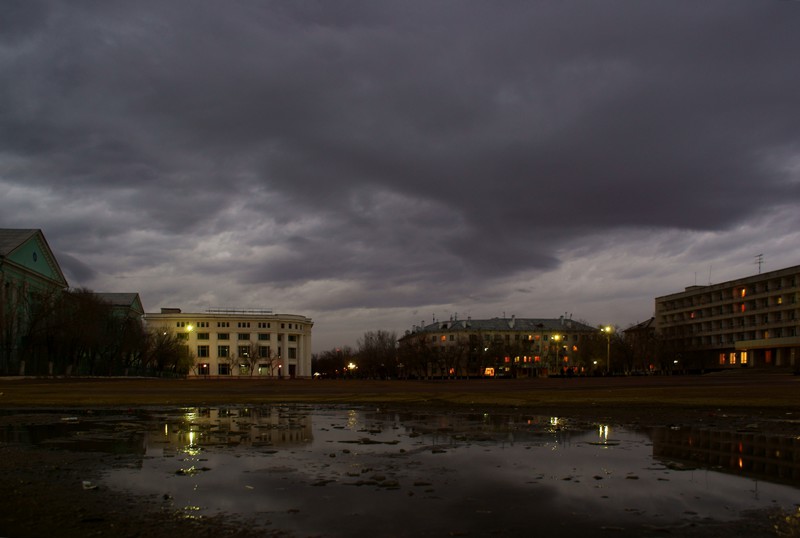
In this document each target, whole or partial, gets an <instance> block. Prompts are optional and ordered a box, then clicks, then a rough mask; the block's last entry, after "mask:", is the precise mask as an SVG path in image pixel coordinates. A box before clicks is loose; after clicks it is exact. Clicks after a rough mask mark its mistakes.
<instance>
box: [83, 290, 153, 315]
mask: <svg viewBox="0 0 800 538" xmlns="http://www.w3.org/2000/svg"><path fill="white" fill-rule="evenodd" d="M95 295H96V296H97V297H99V298H100V299H102V300H103V301H105V302H107V303H109V304H110V305H111V306H113V307H115V308H129V309H131V310H133V311H135V312H138V313H139V314H142V315H143V314H144V308H143V307H142V301H141V300H140V299H139V294H138V293H95Z"/></svg>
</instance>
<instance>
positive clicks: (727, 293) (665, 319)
mask: <svg viewBox="0 0 800 538" xmlns="http://www.w3.org/2000/svg"><path fill="white" fill-rule="evenodd" d="M655 311H656V316H655V318H656V330H657V332H658V334H659V335H660V340H661V344H662V346H664V347H665V348H666V349H668V350H670V352H672V353H673V354H674V355H675V357H676V359H675V360H680V361H682V362H683V363H684V366H685V367H686V368H709V367H712V366H713V367H717V368H718V367H721V366H725V367H734V366H735V367H738V366H792V365H794V366H795V367H796V366H797V365H798V364H799V361H800V266H794V267H788V268H786V269H779V270H777V271H770V272H768V273H763V274H758V275H753V276H749V277H746V278H741V279H738V280H731V281H729V282H723V283H721V284H713V285H708V286H690V287H688V288H686V290H685V291H682V292H680V293H673V294H671V295H665V296H663V297H656V299H655Z"/></svg>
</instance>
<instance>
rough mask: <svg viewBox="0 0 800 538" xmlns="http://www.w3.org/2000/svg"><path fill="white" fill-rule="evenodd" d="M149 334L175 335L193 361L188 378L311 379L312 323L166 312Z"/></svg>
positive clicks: (267, 314)
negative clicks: (154, 332)
mask: <svg viewBox="0 0 800 538" xmlns="http://www.w3.org/2000/svg"><path fill="white" fill-rule="evenodd" d="M144 319H145V323H146V325H147V327H148V329H150V330H153V331H156V332H162V331H163V332H164V333H168V334H175V335H176V336H177V337H178V338H180V339H181V340H183V341H185V342H186V344H187V345H188V346H189V351H190V352H191V353H192V355H193V356H194V360H195V365H194V368H192V370H191V371H190V373H189V375H190V376H231V375H238V376H261V377H270V376H272V377H288V378H295V377H311V327H312V326H313V325H314V324H313V322H312V321H311V319H310V318H307V317H305V316H298V315H293V314H273V313H272V311H270V310H247V309H214V310H207V311H205V312H202V313H198V312H182V311H181V309H180V308H162V309H161V312H160V313H157V314H145V316H144Z"/></svg>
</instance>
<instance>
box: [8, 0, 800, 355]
mask: <svg viewBox="0 0 800 538" xmlns="http://www.w3.org/2000/svg"><path fill="white" fill-rule="evenodd" d="M798 27H800V3H797V2H787V1H780V0H766V1H763V2H750V1H744V0H742V1H738V0H710V1H706V2H703V3H702V4H698V3H695V2H683V3H680V2H679V3H676V2H673V1H655V2H633V1H630V0H606V1H604V2H592V1H590V0H574V1H570V0H566V1H561V2H516V1H508V2H500V3H497V2H485V3H479V2H460V1H459V2H456V1H452V2H447V1H443V2H427V1H410V2H392V3H386V2H378V3H376V2H368V1H361V2H359V1H353V2H349V1H345V2H288V3H286V2H255V1H253V2H249V1H242V2H235V3H230V2H226V3H220V2H213V1H210V0H209V1H205V2H204V1H199V2H183V1H173V2H147V1H142V2H99V1H97V2H93V1H84V2H71V3H69V4H64V3H61V2H35V1H20V2H13V1H11V2H4V3H3V6H2V7H0V72H2V73H3V75H2V83H0V226H4V227H37V228H42V229H44V231H45V234H46V236H47V238H48V240H49V241H50V243H51V246H53V248H54V249H55V250H56V253H57V255H58V256H59V260H60V261H61V263H62V265H63V266H64V268H65V271H66V272H67V275H68V277H69V279H70V283H71V284H72V285H74V286H87V287H90V288H92V289H96V290H98V291H138V292H140V293H141V294H142V298H143V300H144V303H145V307H146V308H147V309H148V310H150V311H153V310H157V309H158V308H159V307H161V306H180V307H183V308H184V310H193V309H194V310H202V309H205V308H208V307H216V306H240V307H248V306H250V307H272V308H274V309H276V310H278V311H282V312H291V313H300V314H305V315H309V316H312V317H313V318H314V319H315V320H316V327H315V334H316V340H317V343H316V345H315V347H316V348H318V349H322V348H326V347H329V346H332V345H338V344H353V343H354V342H355V339H356V338H357V337H358V335H360V334H361V333H363V332H364V331H365V330H373V329H378V328H381V329H390V330H397V331H398V332H402V331H403V330H404V329H406V328H409V327H410V326H411V325H412V324H414V323H419V322H420V321H421V320H423V319H427V320H429V319H430V318H431V316H432V315H434V314H435V315H437V316H438V317H445V316H447V315H454V314H455V313H456V312H458V313H461V314H462V315H467V314H469V315H472V316H473V317H491V316H495V315H502V314H503V312H505V313H506V314H507V315H511V314H512V313H514V314H516V315H518V316H548V317H549V316H557V315H559V314H562V313H564V312H571V313H573V315H574V316H575V317H578V318H581V319H584V320H587V321H589V322H592V323H595V322H596V323H609V322H612V323H618V324H620V325H623V326H625V325H627V324H630V323H633V322H635V321H639V320H642V319H645V318H647V317H649V316H650V315H651V313H652V299H653V297H655V296H657V295H663V294H666V293H672V292H674V291H679V290H681V289H682V288H683V286H685V285H690V284H693V283H695V282H696V283H707V282H708V281H711V280H713V281H720V280H725V279H729V278H735V277H739V276H744V275H747V274H751V273H753V272H755V270H756V268H755V266H754V265H753V261H754V256H755V255H757V254H761V253H763V254H765V257H766V260H767V267H766V269H770V268H772V269H777V268H779V267H783V266H786V265H795V264H798V263H800V256H798V252H797V245H798V238H800V236H799V235H798V231H797V230H800V226H798V225H799V224H800V217H799V216H798V215H799V214H800V211H798V210H797V207H798V201H799V200H800V65H798V60H797V54H796V51H798V50H800V32H797V31H796V30H797V28H798Z"/></svg>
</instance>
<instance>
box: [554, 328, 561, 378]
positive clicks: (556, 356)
mask: <svg viewBox="0 0 800 538" xmlns="http://www.w3.org/2000/svg"><path fill="white" fill-rule="evenodd" d="M553 340H554V341H555V343H556V344H555V352H554V355H555V359H554V362H555V364H553V372H555V371H556V367H557V366H559V364H558V350H559V347H558V342H559V340H561V335H560V334H554V335H553Z"/></svg>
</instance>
